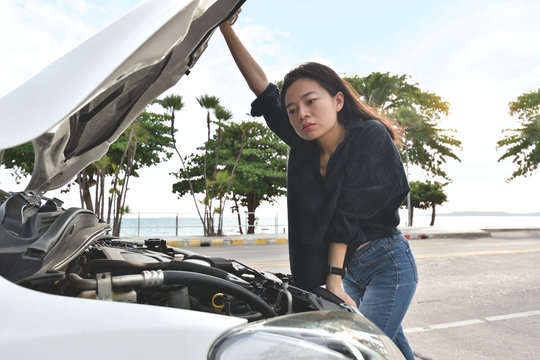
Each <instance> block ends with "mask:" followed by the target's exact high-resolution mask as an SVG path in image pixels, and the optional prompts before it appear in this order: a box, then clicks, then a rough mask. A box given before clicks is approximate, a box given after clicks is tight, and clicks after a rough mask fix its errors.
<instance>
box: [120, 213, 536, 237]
mask: <svg viewBox="0 0 540 360" xmlns="http://www.w3.org/2000/svg"><path fill="white" fill-rule="evenodd" d="M400 215H401V224H400V227H406V226H408V224H407V222H406V220H407V214H406V212H400ZM430 221H431V215H428V214H417V215H415V216H414V218H413V224H412V225H413V226H414V227H428V226H430V225H429V224H430ZM241 223H242V224H241V227H242V232H243V233H244V234H245V233H247V231H246V230H247V229H246V219H245V217H242V218H241ZM215 224H216V227H217V218H216V220H215ZM434 227H436V228H441V229H460V230H466V229H512V228H540V214H538V215H537V214H535V215H512V214H508V215H450V214H438V215H436V217H435V224H434ZM216 230H217V228H216ZM223 231H224V233H225V235H227V236H233V235H238V234H240V230H239V225H238V218H237V217H225V218H224V220H223ZM287 232H288V226H287V216H286V214H285V215H283V214H276V215H275V216H266V217H260V218H259V217H257V220H256V224H255V233H256V234H286V233H287ZM203 234H204V232H203V227H202V225H201V221H200V219H199V218H198V217H196V216H194V215H193V214H186V215H181V214H179V215H171V214H167V215H156V214H130V215H128V216H126V217H124V219H123V220H122V227H121V232H120V235H121V236H128V237H174V236H185V235H195V236H198V235H203Z"/></svg>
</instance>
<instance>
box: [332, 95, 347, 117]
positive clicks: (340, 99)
mask: <svg viewBox="0 0 540 360" xmlns="http://www.w3.org/2000/svg"><path fill="white" fill-rule="evenodd" d="M334 100H335V103H336V112H340V111H341V109H343V105H344V104H345V95H343V93H342V92H341V91H338V92H337V93H336V95H335V96H334Z"/></svg>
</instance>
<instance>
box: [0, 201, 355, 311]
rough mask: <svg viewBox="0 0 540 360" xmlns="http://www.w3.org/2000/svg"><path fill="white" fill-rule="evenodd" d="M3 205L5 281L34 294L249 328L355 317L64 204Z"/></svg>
mask: <svg viewBox="0 0 540 360" xmlns="http://www.w3.org/2000/svg"><path fill="white" fill-rule="evenodd" d="M43 200H45V203H44V204H43V205H42V201H43ZM0 201H2V204H1V205H0V275H2V276H3V277H5V278H6V279H8V280H11V281H13V282H15V283H18V284H19V285H22V286H25V287H27V288H31V289H34V290H38V291H42V292H46V293H50V294H57V295H63V296H70V297H80V298H91V299H96V300H101V301H120V302H127V303H139V304H148V305H156V306H167V307H173V308H181V309H190V310H194V311H202V312H207V313H215V314H223V315H226V316H235V317H241V318H245V319H247V320H248V321H255V320H261V319H267V318H271V317H274V316H277V315H284V314H291V313H299V312H305V311H313V310H344V311H352V312H354V310H353V309H351V308H349V307H348V306H347V305H345V304H344V303H343V302H342V301H341V299H339V298H338V297H336V296H335V295H333V294H332V293H330V292H329V291H327V290H326V289H324V288H318V289H315V290H313V291H307V290H304V289H301V288H298V287H296V286H294V284H292V283H291V276H290V275H288V274H280V273H276V274H274V273H269V272H265V271H261V270H257V269H253V268H251V267H249V266H247V265H245V264H242V263H240V262H238V261H236V260H230V259H225V258H218V257H208V256H203V255H200V254H197V253H194V252H191V251H189V250H187V249H183V248H177V247H171V246H168V245H167V243H166V241H165V240H162V239H146V240H140V241H139V240H132V239H122V238H117V237H113V236H110V235H108V234H107V233H108V232H109V230H110V228H109V226H108V225H107V224H105V223H103V222H100V221H99V219H98V218H97V217H96V216H95V214H93V213H92V212H90V211H88V210H84V209H78V208H71V209H67V210H65V209H63V208H62V202H61V201H59V200H58V199H45V198H42V197H40V196H38V195H37V194H34V193H31V192H28V193H15V194H7V193H5V192H4V193H3V199H0Z"/></svg>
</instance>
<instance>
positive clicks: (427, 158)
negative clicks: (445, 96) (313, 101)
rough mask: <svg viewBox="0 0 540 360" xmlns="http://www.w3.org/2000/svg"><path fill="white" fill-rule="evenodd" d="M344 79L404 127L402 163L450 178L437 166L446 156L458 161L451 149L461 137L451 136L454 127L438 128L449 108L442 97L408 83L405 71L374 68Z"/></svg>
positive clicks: (383, 112) (379, 109) (363, 98)
mask: <svg viewBox="0 0 540 360" xmlns="http://www.w3.org/2000/svg"><path fill="white" fill-rule="evenodd" d="M345 80H346V81H347V82H348V83H349V84H350V85H351V86H352V87H353V88H354V89H355V90H356V91H357V92H358V93H359V94H360V96H361V97H362V100H364V101H365V102H366V103H367V104H368V105H370V106H372V107H374V108H375V109H377V110H378V111H379V112H381V113H382V114H383V115H385V116H387V117H389V118H390V119H391V120H394V121H395V122H396V123H397V124H398V125H400V127H401V128H402V129H404V133H403V138H404V139H403V140H404V141H403V143H404V147H403V148H402V149H401V156H402V158H403V161H404V162H405V163H409V164H414V165H418V166H419V167H420V168H421V169H422V170H424V171H425V172H427V173H428V174H430V175H433V176H440V177H442V178H444V179H446V180H450V177H449V176H448V175H447V174H446V172H445V171H444V170H443V169H442V168H441V166H442V164H443V163H446V161H447V159H449V158H450V159H454V160H457V161H461V160H460V159H459V157H458V156H457V155H456V154H455V153H454V151H455V149H460V150H461V141H459V140H457V139H456V138H455V137H454V134H453V133H455V132H456V131H455V130H453V129H442V128H439V124H438V123H439V121H440V119H441V117H442V116H445V115H448V112H449V109H450V105H449V104H448V103H447V102H446V101H443V100H442V98H441V97H440V96H438V95H436V94H433V93H430V92H426V91H423V90H421V89H420V88H419V87H418V84H416V83H410V82H409V79H408V76H407V75H401V76H398V75H391V74H389V73H379V72H374V73H371V74H370V75H368V76H366V77H358V76H353V77H346V78H345Z"/></svg>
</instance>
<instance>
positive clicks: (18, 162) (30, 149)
mask: <svg viewBox="0 0 540 360" xmlns="http://www.w3.org/2000/svg"><path fill="white" fill-rule="evenodd" d="M2 160H3V164H4V167H5V168H6V169H12V170H13V172H12V173H11V174H12V175H13V176H14V177H15V181H16V182H17V184H19V183H20V181H21V180H22V179H23V178H24V177H26V176H30V175H32V169H33V168H34V146H33V145H32V143H31V142H27V143H25V144H22V145H19V146H15V147H12V148H9V149H5V150H4V156H3V159H2ZM1 164H2V162H0V165H1Z"/></svg>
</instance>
